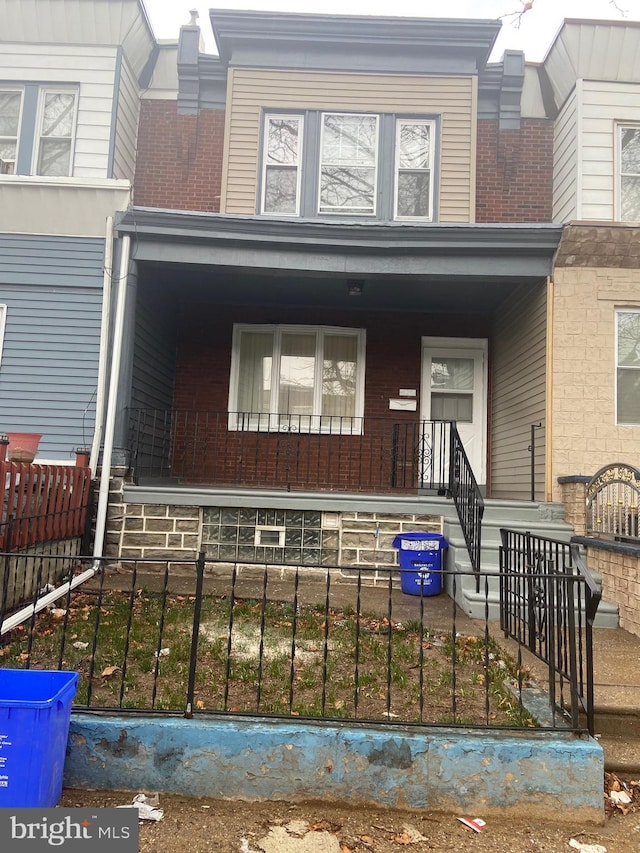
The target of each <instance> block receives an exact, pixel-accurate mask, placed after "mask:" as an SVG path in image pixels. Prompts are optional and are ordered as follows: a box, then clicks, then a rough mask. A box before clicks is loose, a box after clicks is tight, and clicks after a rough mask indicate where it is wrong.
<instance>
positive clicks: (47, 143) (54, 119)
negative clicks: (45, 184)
mask: <svg viewBox="0 0 640 853" xmlns="http://www.w3.org/2000/svg"><path fill="white" fill-rule="evenodd" d="M75 112H76V96H75V93H74V92H69V91H58V92H56V91H52V90H47V89H43V90H42V91H41V93H40V117H39V122H38V143H37V144H38V149H37V158H36V170H35V171H36V174H37V175H49V176H52V177H63V176H66V175H69V174H70V173H71V151H72V146H73V132H74V127H75Z"/></svg>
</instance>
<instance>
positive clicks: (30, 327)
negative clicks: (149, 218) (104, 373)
mask: <svg viewBox="0 0 640 853" xmlns="http://www.w3.org/2000/svg"><path fill="white" fill-rule="evenodd" d="M0 21H1V22H2V24H1V25H0V433H1V432H5V431H16V432H36V433H41V434H42V441H41V443H40V452H39V456H38V461H53V462H66V463H69V462H70V461H71V460H72V459H73V458H74V455H73V450H74V448H76V447H79V446H87V445H88V446H91V445H92V443H93V439H94V418H95V410H96V402H98V405H99V406H100V392H99V372H100V365H101V363H102V364H103V368H102V369H103V370H104V363H105V356H106V331H103V332H102V343H101V326H102V319H103V317H104V319H105V321H106V319H107V318H108V303H107V302H103V297H104V298H105V299H107V300H108V297H109V284H110V283H109V276H108V274H106V273H105V269H108V268H109V267H110V265H111V262H112V258H111V246H110V244H111V240H112V226H111V224H110V221H108V218H109V217H112V216H113V214H114V212H115V211H116V210H121V209H126V208H127V206H128V205H129V202H130V198H131V182H132V179H133V175H134V167H135V152H136V137H137V131H138V112H139V106H140V91H141V90H142V89H143V88H144V87H145V86H146V85H147V82H148V80H147V76H148V69H149V65H150V63H151V62H152V61H153V60H154V58H155V52H156V50H157V45H156V42H155V39H154V36H153V34H152V31H151V28H150V26H149V22H148V20H147V17H146V14H145V11H144V8H143V6H142V4H141V3H139V2H136V0H86V1H85V2H83V3H80V4H78V3H76V2H71V0H38V2H36V3H29V4H25V3H23V2H20V0H1V2H0ZM105 244H107V246H108V251H107V252H106V253H105ZM105 255H106V257H105ZM105 283H106V285H105Z"/></svg>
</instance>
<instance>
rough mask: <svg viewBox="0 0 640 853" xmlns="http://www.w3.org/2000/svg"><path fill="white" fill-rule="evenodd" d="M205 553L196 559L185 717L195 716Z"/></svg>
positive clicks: (188, 718)
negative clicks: (194, 596)
mask: <svg viewBox="0 0 640 853" xmlns="http://www.w3.org/2000/svg"><path fill="white" fill-rule="evenodd" d="M204 561H205V553H204V551H200V552H199V554H198V559H197V560H196V600H195V602H194V605H193V628H192V631H191V655H190V659H189V684H188V686H187V703H186V708H185V712H184V716H185V719H187V720H190V719H191V718H192V717H193V697H194V694H195V689H196V668H197V663H198V638H199V636H200V615H201V613H202V587H203V585H204Z"/></svg>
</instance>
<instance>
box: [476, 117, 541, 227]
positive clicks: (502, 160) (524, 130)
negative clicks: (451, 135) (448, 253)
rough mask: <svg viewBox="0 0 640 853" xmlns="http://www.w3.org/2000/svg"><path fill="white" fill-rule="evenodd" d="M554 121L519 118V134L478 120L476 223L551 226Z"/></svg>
mask: <svg viewBox="0 0 640 853" xmlns="http://www.w3.org/2000/svg"><path fill="white" fill-rule="evenodd" d="M552 202H553V122H551V121H548V120H544V119H523V120H522V123H521V127H520V129H519V130H499V129H498V122H497V121H489V120H481V121H478V141H477V172H476V221H477V222H551V221H552Z"/></svg>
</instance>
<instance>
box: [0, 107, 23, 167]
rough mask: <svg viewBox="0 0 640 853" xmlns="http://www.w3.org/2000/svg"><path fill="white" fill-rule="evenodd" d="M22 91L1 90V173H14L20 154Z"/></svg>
mask: <svg viewBox="0 0 640 853" xmlns="http://www.w3.org/2000/svg"><path fill="white" fill-rule="evenodd" d="M21 111H22V92H19V91H18V92H16V91H12V90H4V91H1V90H0V175H13V174H14V172H15V170H16V158H17V156H18V137H19V134H20V113H21Z"/></svg>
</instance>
